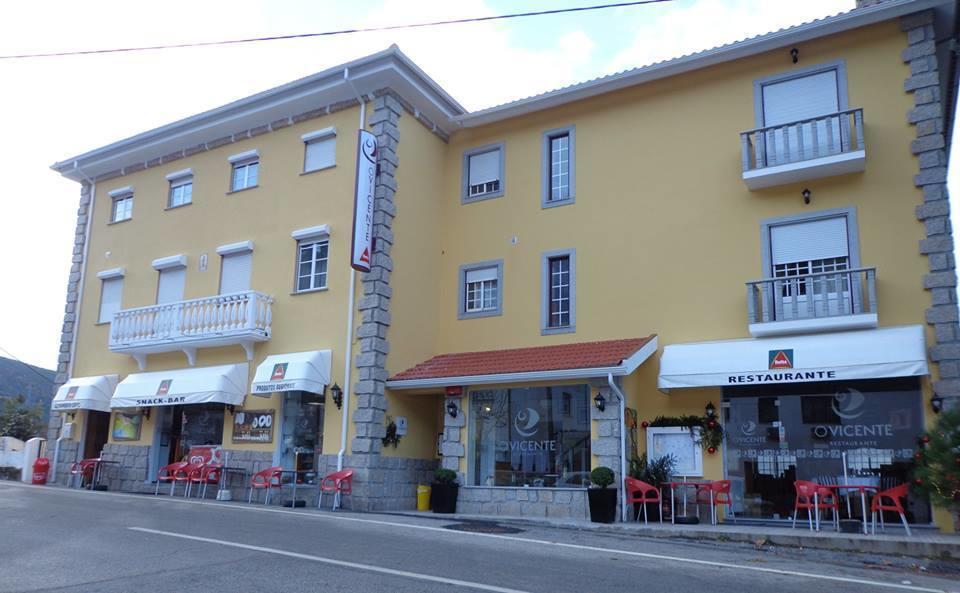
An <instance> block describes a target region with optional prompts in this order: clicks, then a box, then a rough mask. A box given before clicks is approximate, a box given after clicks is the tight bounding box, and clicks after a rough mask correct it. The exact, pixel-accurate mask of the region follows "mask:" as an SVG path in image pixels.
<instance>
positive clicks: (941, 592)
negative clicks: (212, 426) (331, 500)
mask: <svg viewBox="0 0 960 593" xmlns="http://www.w3.org/2000/svg"><path fill="white" fill-rule="evenodd" d="M10 484H11V485H12V484H15V483H10ZM18 485H19V484H18ZM22 486H23V487H24V488H31V489H40V490H42V491H44V492H48V493H49V492H61V493H65V494H67V493H69V494H81V495H82V494H86V495H96V496H103V495H108V496H115V497H119V498H132V499H136V500H142V501H150V500H153V501H159V502H170V503H179V504H193V505H200V506H209V507H214V508H218V509H224V510H231V511H258V512H261V513H276V514H282V515H295V516H298V517H306V518H312V519H320V520H328V521H344V522H353V523H370V524H373V525H386V526H390V527H400V528H402V529H420V530H422V531H433V532H438V533H444V534H446V535H462V536H472V537H486V538H492V539H500V540H508V541H515V542H520V543H527V544H541V545H546V546H556V547H560V548H569V549H576V550H585V551H590V552H598V553H601V554H611V553H612V554H621V555H625V556H632V557H636V558H649V559H653V560H668V561H671V562H678V563H685V564H697V565H701V566H711V567H715V568H729V569H735V570H746V571H752V572H762V573H768V574H778V575H783V576H793V577H800V578H807V579H817V580H826V581H834V582H841V583H853V584H858V585H867V586H871V587H882V588H887V589H898V590H901V591H921V592H923V593H948V592H947V591H946V590H945V589H931V588H927V587H917V586H913V585H902V584H900V583H889V582H883V581H871V580H867V579H860V578H855V577H842V576H831V575H823V574H814V573H806V572H800V571H795V570H787V569H781V568H763V567H760V566H742V565H738V564H730V563H726V562H717V561H713V560H697V559H695V558H683V557H680V556H667V555H663V554H651V553H647V552H631V551H628V550H618V549H615V548H601V547H597V546H587V545H583V544H568V543H563V542H553V541H549V540H540V539H530V538H524V537H517V536H511V535H498V534H494V533H472V532H465V531H452V530H450V529H445V528H443V527H430V526H429V525H416V524H414V523H399V522H396V521H381V520H377V519H361V518H359V517H344V516H342V515H333V514H326V513H317V512H304V511H294V510H289V511H287V510H283V509H271V508H262V507H259V506H253V505H244V506H234V505H232V504H230V503H225V502H213V501H201V500H185V499H182V498H174V497H170V496H166V495H162V496H158V497H147V496H144V495H140V494H126V493H121V492H90V491H89V490H70V489H59V488H55V489H54V488H44V487H42V486H30V485H28V484H23V485H22Z"/></svg>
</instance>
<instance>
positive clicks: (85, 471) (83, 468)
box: [67, 459, 97, 488]
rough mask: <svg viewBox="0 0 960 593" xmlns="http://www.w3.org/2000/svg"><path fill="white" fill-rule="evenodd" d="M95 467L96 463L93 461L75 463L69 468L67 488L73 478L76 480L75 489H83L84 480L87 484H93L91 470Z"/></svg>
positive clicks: (85, 460) (83, 460) (84, 460)
mask: <svg viewBox="0 0 960 593" xmlns="http://www.w3.org/2000/svg"><path fill="white" fill-rule="evenodd" d="M96 466H97V462H96V460H95V459H82V460H80V461H75V462H74V463H73V464H72V465H71V466H70V479H69V480H67V488H69V487H70V482H71V481H73V478H74V477H76V478H77V488H83V480H84V478H86V480H87V483H88V484H89V483H91V482H93V470H94V468H96Z"/></svg>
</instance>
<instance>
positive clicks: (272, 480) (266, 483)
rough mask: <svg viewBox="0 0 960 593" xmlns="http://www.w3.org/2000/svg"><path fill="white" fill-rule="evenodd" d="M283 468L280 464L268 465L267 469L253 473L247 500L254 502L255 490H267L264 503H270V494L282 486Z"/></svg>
mask: <svg viewBox="0 0 960 593" xmlns="http://www.w3.org/2000/svg"><path fill="white" fill-rule="evenodd" d="M282 471H283V468H282V467H280V466H274V467H268V468H267V469H265V470H262V471H259V472H257V473H255V474H253V477H252V478H250V494H249V495H248V496H247V502H248V503H252V502H253V491H254V490H266V491H267V495H266V496H265V497H264V499H263V504H270V494H271V492H273V489H274V488H280V487H281V485H282V484H281V483H280V476H281V474H280V472H282Z"/></svg>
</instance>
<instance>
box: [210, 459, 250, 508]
mask: <svg viewBox="0 0 960 593" xmlns="http://www.w3.org/2000/svg"><path fill="white" fill-rule="evenodd" d="M217 471H219V472H220V481H219V482H218V483H217V500H230V499H232V498H233V496H232V494H231V496H230V498H224V497H223V495H222V494H221V493H222V492H229V491H230V475H231V474H232V475H235V476H236V475H239V476H242V481H243V482H244V484H246V481H247V474H248V472H247V469H246V468H243V467H239V466H231V465H225V466H223V467H221V468H220V469H218V470H217ZM204 495H206V484H204ZM241 498H242V495H241Z"/></svg>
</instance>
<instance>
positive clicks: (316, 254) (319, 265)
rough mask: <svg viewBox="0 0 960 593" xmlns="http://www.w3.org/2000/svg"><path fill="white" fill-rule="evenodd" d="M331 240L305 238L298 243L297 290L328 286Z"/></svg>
mask: <svg viewBox="0 0 960 593" xmlns="http://www.w3.org/2000/svg"><path fill="white" fill-rule="evenodd" d="M329 247H330V241H329V240H327V239H323V240H305V241H300V242H299V243H298V244H297V292H303V291H306V290H318V289H321V288H326V287H327V257H328V250H329Z"/></svg>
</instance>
